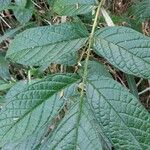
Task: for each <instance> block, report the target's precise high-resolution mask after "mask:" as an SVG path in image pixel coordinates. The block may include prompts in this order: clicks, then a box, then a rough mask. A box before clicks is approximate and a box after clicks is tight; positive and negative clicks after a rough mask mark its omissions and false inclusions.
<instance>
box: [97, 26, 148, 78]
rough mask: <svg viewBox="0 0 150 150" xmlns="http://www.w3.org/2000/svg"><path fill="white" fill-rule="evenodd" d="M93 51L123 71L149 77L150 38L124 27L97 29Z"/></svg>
mask: <svg viewBox="0 0 150 150" xmlns="http://www.w3.org/2000/svg"><path fill="white" fill-rule="evenodd" d="M94 51H95V52H96V53H97V54H98V55H101V56H103V57H104V58H106V59H107V60H108V61H109V62H110V63H111V64H113V65H114V66H115V67H117V68H118V69H120V70H122V71H123V72H125V73H128V74H132V75H135V76H139V77H143V78H148V79H150V38H149V37H146V36H144V35H142V34H141V33H139V32H137V31H135V30H133V29H130V28H126V27H106V28H103V29H101V30H98V31H97V32H96V34H95V39H94Z"/></svg>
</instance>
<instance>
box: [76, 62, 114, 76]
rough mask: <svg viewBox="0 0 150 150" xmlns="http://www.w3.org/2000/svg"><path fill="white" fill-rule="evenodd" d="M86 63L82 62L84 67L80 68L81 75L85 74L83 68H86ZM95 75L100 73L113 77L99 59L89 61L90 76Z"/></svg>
mask: <svg viewBox="0 0 150 150" xmlns="http://www.w3.org/2000/svg"><path fill="white" fill-rule="evenodd" d="M84 63H85V61H83V62H82V63H81V65H82V67H81V68H80V69H79V70H78V73H79V74H80V76H82V74H83V69H84ZM93 75H100V76H106V77H110V78H112V76H111V74H110V73H109V71H108V69H107V68H106V67H105V66H104V65H103V64H102V63H100V62H97V61H94V60H92V61H90V60H89V61H88V77H90V76H93Z"/></svg>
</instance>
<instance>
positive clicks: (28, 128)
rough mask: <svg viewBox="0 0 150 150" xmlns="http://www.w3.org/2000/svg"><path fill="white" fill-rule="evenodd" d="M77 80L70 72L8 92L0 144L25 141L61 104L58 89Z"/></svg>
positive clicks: (66, 86) (1, 126)
mask: <svg viewBox="0 0 150 150" xmlns="http://www.w3.org/2000/svg"><path fill="white" fill-rule="evenodd" d="M78 80H79V78H78V76H76V75H72V74H66V75H65V74H57V75H51V76H50V77H47V78H46V79H43V80H40V81H37V82H35V83H31V84H29V85H27V86H23V87H22V88H21V89H20V91H19V92H18V91H17V92H16V94H14V93H13V94H10V95H12V96H11V97H10V95H9V96H8V97H7V98H9V99H8V100H7V103H6V105H5V106H4V107H3V108H2V110H1V113H0V145H1V146H3V145H4V144H6V143H12V142H17V141H21V140H25V139H27V138H28V137H30V136H32V134H34V133H35V132H36V131H38V130H39V129H40V128H41V127H42V126H44V125H45V124H46V123H47V122H49V123H50V121H52V119H53V117H55V116H56V115H57V114H58V113H59V111H60V110H61V108H62V106H63V105H64V101H63V98H62V96H61V94H60V92H61V91H62V90H63V89H64V90H65V89H66V90H67V88H68V87H70V86H71V85H73V84H74V83H75V82H77V81H78ZM17 86H18V85H17ZM17 88H18V87H17Z"/></svg>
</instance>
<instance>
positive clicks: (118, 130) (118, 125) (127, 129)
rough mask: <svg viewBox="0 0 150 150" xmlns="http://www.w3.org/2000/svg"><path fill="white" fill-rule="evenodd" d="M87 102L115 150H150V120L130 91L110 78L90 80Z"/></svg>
mask: <svg viewBox="0 0 150 150" xmlns="http://www.w3.org/2000/svg"><path fill="white" fill-rule="evenodd" d="M87 98H88V102H89V104H91V107H92V108H93V111H94V112H95V115H96V117H97V119H98V121H99V123H100V124H101V125H102V126H103V127H104V131H105V133H106V134H107V136H108V138H110V140H111V141H112V143H113V146H114V147H115V148H116V149H141V150H142V149H149V148H150V147H149V144H148V143H149V142H148V141H149V140H148V139H150V130H149V129H150V116H149V113H148V111H147V110H145V108H144V107H143V106H142V105H141V104H140V103H139V101H138V100H137V99H136V98H135V97H134V96H133V95H132V94H130V93H129V92H128V91H127V89H125V88H124V87H123V86H121V85H120V84H119V83H117V82H116V81H114V80H113V79H111V78H108V77H102V76H101V77H100V76H99V77H96V76H95V77H94V76H93V77H91V78H90V79H89V81H88V85H87Z"/></svg>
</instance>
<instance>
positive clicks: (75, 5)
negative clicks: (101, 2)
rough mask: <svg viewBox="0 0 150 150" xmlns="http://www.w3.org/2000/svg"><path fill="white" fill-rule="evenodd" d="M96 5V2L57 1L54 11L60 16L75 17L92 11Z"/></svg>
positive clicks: (87, 0) (91, 0)
mask: <svg viewBox="0 0 150 150" xmlns="http://www.w3.org/2000/svg"><path fill="white" fill-rule="evenodd" d="M95 4H96V1H95V0H69V1H68V0H56V1H55V2H54V6H53V9H54V11H55V12H56V13H58V14H59V15H67V16H75V15H78V14H85V13H88V12H90V11H92V9H94V5H95Z"/></svg>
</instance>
